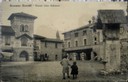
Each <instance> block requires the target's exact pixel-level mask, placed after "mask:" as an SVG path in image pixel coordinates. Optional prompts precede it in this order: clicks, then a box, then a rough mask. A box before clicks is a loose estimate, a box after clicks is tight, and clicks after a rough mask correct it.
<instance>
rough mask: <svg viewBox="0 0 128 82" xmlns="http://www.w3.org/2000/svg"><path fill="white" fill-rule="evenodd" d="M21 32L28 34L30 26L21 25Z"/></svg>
mask: <svg viewBox="0 0 128 82" xmlns="http://www.w3.org/2000/svg"><path fill="white" fill-rule="evenodd" d="M20 31H21V32H28V25H25V26H24V25H23V24H22V25H20Z"/></svg>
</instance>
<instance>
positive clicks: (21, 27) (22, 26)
mask: <svg viewBox="0 0 128 82" xmlns="http://www.w3.org/2000/svg"><path fill="white" fill-rule="evenodd" d="M20 31H21V32H24V25H23V24H22V25H20Z"/></svg>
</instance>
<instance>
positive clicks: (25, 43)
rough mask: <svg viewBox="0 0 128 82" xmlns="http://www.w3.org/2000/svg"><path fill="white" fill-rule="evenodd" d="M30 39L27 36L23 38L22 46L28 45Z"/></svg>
mask: <svg viewBox="0 0 128 82" xmlns="http://www.w3.org/2000/svg"><path fill="white" fill-rule="evenodd" d="M27 43H28V39H27V38H26V37H22V38H21V46H27Z"/></svg>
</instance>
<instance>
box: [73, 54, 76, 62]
mask: <svg viewBox="0 0 128 82" xmlns="http://www.w3.org/2000/svg"><path fill="white" fill-rule="evenodd" d="M73 61H76V53H73Z"/></svg>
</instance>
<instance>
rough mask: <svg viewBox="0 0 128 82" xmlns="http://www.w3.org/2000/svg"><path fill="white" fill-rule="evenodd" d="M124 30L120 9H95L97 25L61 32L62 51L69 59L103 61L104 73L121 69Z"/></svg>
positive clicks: (125, 45)
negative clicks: (96, 10)
mask: <svg viewBox="0 0 128 82" xmlns="http://www.w3.org/2000/svg"><path fill="white" fill-rule="evenodd" d="M127 28H128V26H127V21H126V17H125V14H124V11H123V10H98V16H97V21H96V22H93V23H89V24H88V25H86V26H84V27H80V28H78V29H74V30H71V31H68V32H65V33H63V34H64V51H65V52H66V53H67V54H68V55H69V58H71V59H74V60H83V58H84V60H94V59H97V60H102V62H104V63H105V65H106V70H107V71H115V70H120V66H121V64H124V63H122V62H124V59H123V58H126V56H127V55H128V52H127V49H128V43H127V41H128V30H127ZM121 45H122V47H121ZM123 54H125V55H123ZM122 56H123V57H122ZM125 60H126V59H125ZM126 63H127V62H125V65H126Z"/></svg>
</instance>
